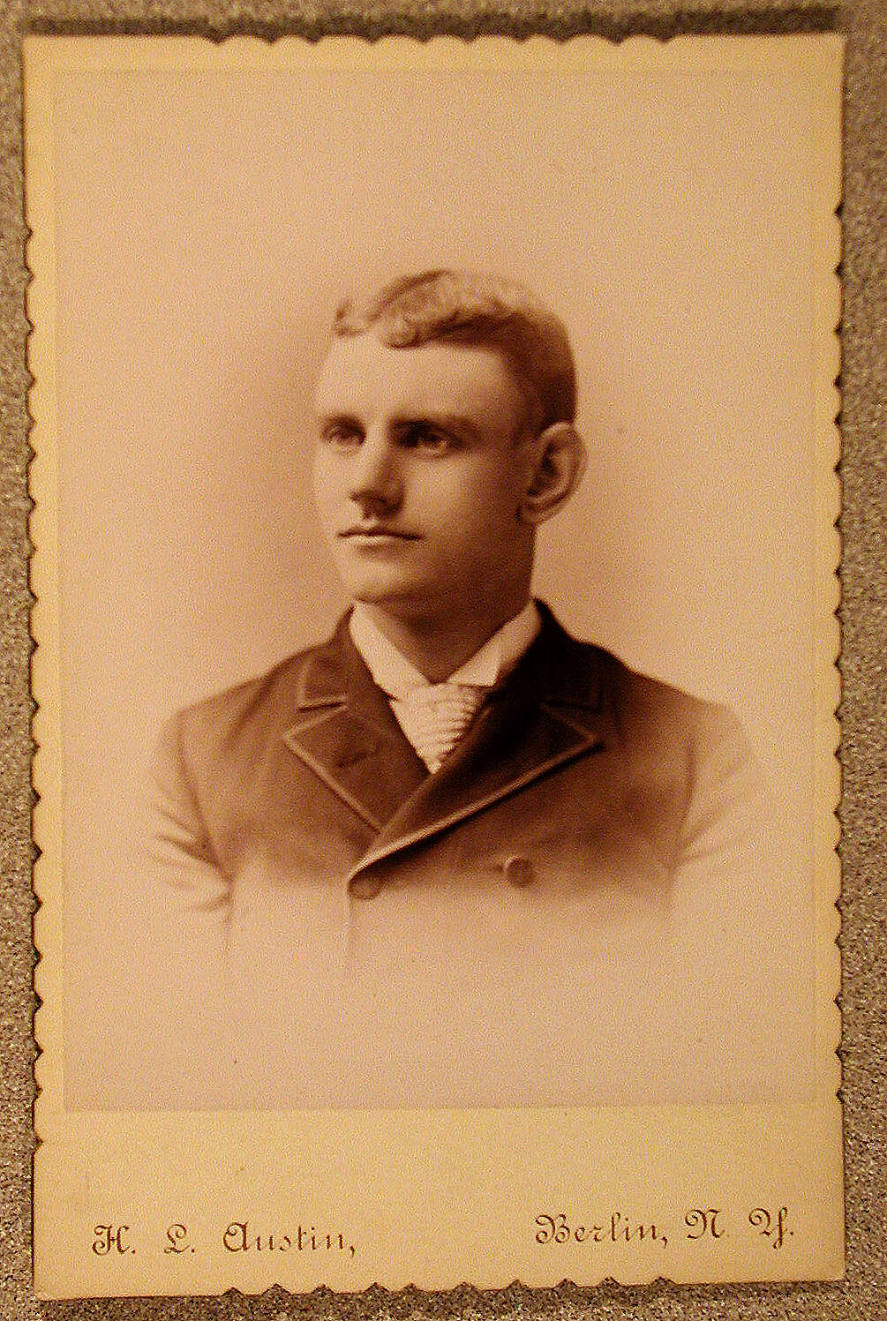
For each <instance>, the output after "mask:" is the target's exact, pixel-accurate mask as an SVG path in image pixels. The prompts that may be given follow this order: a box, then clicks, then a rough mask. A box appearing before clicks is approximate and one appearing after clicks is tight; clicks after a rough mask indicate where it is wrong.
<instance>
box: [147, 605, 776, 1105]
mask: <svg viewBox="0 0 887 1321" xmlns="http://www.w3.org/2000/svg"><path fill="white" fill-rule="evenodd" d="M759 790H760V779H759V776H758V772H757V769H756V766H755V763H754V760H753V758H752V756H751V754H750V751H749V746H748V743H747V740H746V738H745V736H744V734H743V732H742V730H741V728H740V726H739V724H738V722H737V721H736V719H735V718H734V717H733V716H732V715H731V714H729V713H728V712H727V711H726V710H724V709H723V708H721V707H716V706H712V705H710V704H707V703H704V702H702V701H699V700H696V699H694V698H693V697H690V696H688V695H687V694H685V693H682V692H678V691H676V690H675V689H673V688H670V687H668V686H666V685H664V684H662V683H659V682H656V681H654V680H652V679H649V678H645V677H644V676H642V675H639V674H636V673H634V672H632V671H631V670H630V669H628V668H627V667H626V666H625V665H624V664H622V663H621V662H620V661H619V660H617V659H616V658H615V657H614V656H612V655H610V654H608V653H607V652H605V651H603V650H601V649H600V648H598V647H595V646H590V645H587V644H585V643H581V642H578V641H576V640H574V639H573V638H572V637H570V636H569V635H568V634H567V633H566V632H565V631H564V630H563V629H562V628H561V627H560V625H559V624H558V623H557V622H556V621H555V620H554V618H553V617H552V616H551V614H550V613H549V612H548V611H547V610H545V609H544V607H543V626H542V630H541V633H540V635H539V636H538V638H537V639H536V641H535V642H534V643H533V645H532V646H531V647H530V649H529V651H528V652H527V653H526V655H525V656H524V657H523V659H522V660H521V662H520V663H519V664H518V666H517V668H516V669H515V671H514V672H513V673H512V675H511V676H510V677H509V678H508V679H507V680H506V682H505V683H504V684H503V685H502V686H501V688H499V689H498V690H496V691H494V692H493V694H492V695H491V697H490V699H489V700H488V702H487V704H486V705H485V706H484V707H483V708H482V710H481V712H480V714H479V715H478V717H477V718H476V720H475V722H474V724H473V725H472V726H471V728H470V730H469V732H468V733H467V734H466V736H465V737H464V739H463V740H462V741H461V742H460V744H459V745H458V746H457V748H456V749H455V750H454V752H453V753H452V754H451V755H450V756H449V758H448V759H447V760H446V761H445V763H444V764H443V766H442V767H441V768H440V769H439V771H438V772H437V773H435V774H433V775H429V774H428V772H427V771H426V769H425V766H424V765H423V763H422V762H421V761H420V759H419V758H418V757H417V756H416V754H415V752H414V751H413V749H412V747H411V746H410V744H409V743H408V741H407V740H406V738H405V737H404V735H403V733H402V732H401V729H400V727H399V725H398V724H397V721H396V719H395V718H394V716H393V714H392V712H391V710H390V707H389V705H388V701H387V700H386V697H385V695H384V694H383V693H382V692H381V691H380V690H379V689H378V688H377V687H376V685H375V684H374V683H373V681H372V679H371V677H370V674H369V672H368V670H367V668H366V666H365V664H364V662H363V660H362V659H361V657H360V655H359V653H358V652H357V650H356V648H355V647H354V645H353V643H352V641H351V638H350V635H349V632H348V628H347V620H343V621H342V623H341V624H340V626H339V628H338V630H337V632H336V633H335V635H334V637H333V638H332V639H331V641H330V642H328V643H326V644H325V645H323V646H320V647H316V648H312V649H310V650H308V651H305V652H302V653H301V654H299V655H297V656H294V657H292V658H290V659H288V660H285V661H284V662H283V663H282V664H280V665H278V666H277V667H276V668H274V669H273V670H271V671H270V673H268V674H266V675H265V676H264V677H262V678H259V679H256V680H253V681H251V682H248V683H244V684H241V685H240V686H238V687H237V688H234V689H232V690H231V691H229V692H226V693H223V694H221V695H220V696H217V697H213V698H211V699H209V700H208V701H204V702H201V703H199V704H198V705H196V706H194V707H191V708H190V709H188V710H186V711H184V712H181V713H180V714H178V715H177V716H176V717H174V719H173V720H172V721H171V722H170V723H169V725H168V726H167V728H166V730H165V733H164V736H163V739H162V743H161V747H160V752H159V755H158V760H157V770H156V802H155V826H154V838H153V844H152V853H153V859H154V862H153V866H154V868H155V871H156V872H157V873H159V874H160V875H161V876H162V877H163V878H165V879H166V880H167V881H169V882H170V887H168V888H167V890H166V893H167V894H168V895H169V896H171V897H172V896H176V897H177V899H178V901H179V902H178V903H171V904H170V905H169V917H170V920H171V922H172V924H173V937H172V939H171V940H170V941H169V943H168V947H169V948H170V949H180V950H181V951H184V952H187V957H188V958H189V959H190V957H191V956H192V953H193V952H194V951H196V949H197V947H198V945H199V944H200V943H201V941H203V943H204V944H212V943H213V942H215V946H216V950H217V953H218V958H219V960H220V963H221V964H222V965H223V967H224V972H223V973H222V974H221V978H220V983H221V985H222V986H223V987H224V988H225V990H224V997H223V998H224V1015H225V1016H227V1015H229V1014H231V1013H234V1006H235V1002H236V1001H238V1000H241V999H242V998H243V996H242V995H241V991H243V990H244V989H245V990H247V991H250V992H252V991H253V990H255V994H254V995H253V994H249V995H247V997H246V998H247V999H248V1001H249V1004H250V1008H249V1010H248V1011H244V1013H245V1017H244V1019H243V1021H242V1023H241V1026H242V1027H243V1032H242V1033H241V1044H240V1046H239V1047H238V1048H237V1051H236V1052H234V1051H233V1050H232V1053H231V1057H230V1059H229V1063H228V1066H226V1067H230V1068H233V1067H234V1065H233V1060H234V1057H235V1054H236V1058H237V1061H238V1064H237V1069H239V1070H240V1076H241V1077H242V1080H243V1095H244V1096H248V1097H249V1098H254V1097H255V1096H256V1095H258V1094H263V1095H265V1096H267V1097H270V1098H271V1101H270V1102H269V1103H280V1104H305V1105H314V1104H323V1105H326V1104H373V1105H403V1104H475V1103H490V1104H499V1103H503V1104H512V1103H515V1104H525V1103H555V1102H561V1101H564V1102H569V1101H572V1102H573V1103H582V1102H588V1101H590V1100H591V1101H595V1100H596V1101H600V1100H608V1099H621V1100H624V1099H632V1097H634V1098H635V1099H638V1097H639V1098H640V1099H647V1098H649V1097H650V1096H651V1095H652V1096H653V1097H654V1098H657V1099H671V1098H672V1097H677V1098H678V1099H680V1098H681V1097H682V1096H683V1095H684V1094H685V1093H686V1092H687V1090H688V1089H689V1091H690V1092H693V1090H694V1089H696V1092H697V1093H698V1092H699V1090H700V1089H701V1090H702V1091H704V1092H706V1099H717V1098H718V1097H719V1096H721V1094H722V1093H723V1096H724V1098H725V1099H727V1098H730V1097H732V1098H733V1099H735V1098H736V1095H737V1090H738V1091H739V1092H740V1093H741V1092H742V1088H741V1087H740V1086H739V1083H738V1081H737V1077H738V1075H737V1074H736V1072H735V1070H734V1069H733V1060H734V1058H735V1060H736V1061H737V1065H736V1068H737V1069H739V1068H740V1067H742V1068H745V1067H746V1065H745V1064H741V1063H740V1062H741V1061H743V1060H745V1061H746V1063H747V1058H748V1055H749V1052H751V1053H752V1054H753V1055H754V1058H755V1061H756V1065H755V1067H756V1068H757V1071H758V1072H757V1074H756V1075H755V1076H756V1078H757V1080H758V1081H757V1082H756V1084H755V1087H753V1088H752V1094H753V1095H758V1094H760V1092H761V1087H760V1086H759V1083H760V1077H761V1067H762V1061H764V1060H765V1059H766V1058H767V1057H769V1055H770V1054H771V1053H772V1051H773V1049H774V1045H773V1043H774V1040H775V1037H774V1035H773V1034H774V1033H776V1032H777V1031H778V1020H777V1019H776V1018H775V1017H774V1016H773V1015H772V1014H771V1012H770V1004H771V1003H772V1001H771V1000H770V997H772V996H781V995H782V992H781V991H780V989H779V988H778V986H777V985H776V981H777V980H778V975H777V974H778V971H779V970H778V968H777V967H776V966H775V965H774V966H773V967H772V968H771V969H770V971H768V969H767V967H765V966H764V965H765V963H766V961H767V958H768V956H767V953H766V949H767V941H768V936H767V927H768V922H769V919H768V918H767V916H766V914H767V912H768V911H770V909H772V904H773V896H772V895H771V894H770V893H769V892H768V890H767V885H766V883H765V881H764V878H763V874H762V872H761V869H760V859H759V858H755V859H753V860H752V861H749V860H748V859H749V854H748V841H749V837H750V833H751V832H752V831H753V829H754V828H755V827H756V825H757V824H758V823H759V818H760V801H761V800H760V797H759ZM198 933H200V934H198ZM771 973H772V975H771ZM752 980H756V981H757V985H758V990H756V992H755V997H754V1009H753V1012H748V1011H747V1009H742V1008H741V997H742V995H743V994H744V991H743V988H744V987H745V986H747V985H748V984H750V982H751V981H752ZM260 986H261V991H259V989H258V988H259V987H260ZM238 988H239V989H238ZM192 998H195V997H192ZM196 998H198V999H199V996H198V997H196ZM782 998H783V999H784V996H783V997H782ZM738 1005H739V1006H740V1007H739V1008H737V1006H738ZM580 1007H582V1008H581V1012H580ZM272 1020H273V1022H272ZM274 1024H276V1027H275V1026H274ZM783 1026H784V1022H783ZM201 1030H202V1029H201ZM271 1041H273V1042H274V1043H275V1044H274V1045H273V1046H271V1045H268V1044H266V1045H260V1044H259V1043H270V1042H271ZM743 1042H745V1045H746V1047H747V1050H746V1049H745V1048H744V1046H743ZM244 1043H245V1044H244ZM726 1043H729V1044H726ZM250 1050H252V1051H253V1053H254V1058H253V1059H252V1062H251V1063H249V1064H247V1063H245V1062H244V1061H245V1060H246V1056H247V1055H248V1054H249V1052H250ZM256 1052H258V1053H256ZM262 1052H264V1055H262ZM260 1055H262V1058H259V1056H260ZM343 1060H347V1066H344V1067H343ZM286 1061H288V1062H286ZM282 1080H285V1081H282ZM712 1088H714V1092H713V1094H712ZM639 1089H640V1090H639ZM644 1089H646V1090H644ZM636 1093H637V1095H636ZM275 1098H276V1100H275ZM222 1101H223V1102H224V1103H228V1102H229V1101H230V1096H228V1094H227V1093H226V1094H225V1095H223V1097H222ZM250 1103H252V1099H251V1101H250Z"/></svg>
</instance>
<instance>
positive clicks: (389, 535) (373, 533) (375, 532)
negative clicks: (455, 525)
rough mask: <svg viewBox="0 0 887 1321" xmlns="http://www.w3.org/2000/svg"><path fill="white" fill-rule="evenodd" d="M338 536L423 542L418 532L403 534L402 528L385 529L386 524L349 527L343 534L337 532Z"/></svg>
mask: <svg viewBox="0 0 887 1321" xmlns="http://www.w3.org/2000/svg"><path fill="white" fill-rule="evenodd" d="M336 535H337V536H338V537H341V538H343V539H345V540H347V539H348V538H350V537H356V538H359V539H361V540H362V539H363V538H365V537H366V538H368V539H372V538H374V537H378V538H380V539H386V540H394V541H421V537H420V535H419V533H418V532H403V531H401V529H400V528H393V527H385V526H384V524H375V523H374V524H370V525H368V526H366V527H364V526H361V525H360V524H357V525H355V526H354V527H347V528H345V529H344V530H343V531H342V532H337V533H336Z"/></svg>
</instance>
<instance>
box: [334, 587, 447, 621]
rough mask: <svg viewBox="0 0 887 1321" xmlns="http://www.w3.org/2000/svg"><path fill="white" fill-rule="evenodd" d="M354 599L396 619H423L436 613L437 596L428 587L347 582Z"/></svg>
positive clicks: (350, 594) (349, 592)
mask: <svg viewBox="0 0 887 1321" xmlns="http://www.w3.org/2000/svg"><path fill="white" fill-rule="evenodd" d="M345 587H346V589H347V590H348V594H349V596H350V597H351V599H352V601H354V602H355V603H359V604H360V605H365V606H369V607H371V608H373V609H376V610H378V611H380V612H381V613H382V614H387V615H391V616H392V617H393V618H395V619H402V620H407V619H422V618H426V617H427V616H428V615H433V614H434V613H435V598H434V595H433V594H432V593H431V592H430V591H429V590H428V589H427V587H420V586H416V585H408V584H405V583H401V584H397V585H394V584H381V583H360V582H357V583H351V584H349V583H346V584H345Z"/></svg>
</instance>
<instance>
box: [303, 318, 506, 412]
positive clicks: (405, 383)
mask: <svg viewBox="0 0 887 1321" xmlns="http://www.w3.org/2000/svg"><path fill="white" fill-rule="evenodd" d="M316 397H317V408H318V411H320V412H326V411H329V410H331V409H334V410H336V411H349V410H351V411H353V410H358V409H362V408H368V407H398V406H399V407H402V408H409V409H415V408H418V409H423V410H430V409H442V410H454V409H457V408H458V410H459V411H460V412H461V411H466V410H468V411H470V410H471V409H472V407H476V408H481V409H484V408H488V407H490V406H491V405H496V406H497V407H498V408H501V407H502V406H503V404H506V403H510V404H513V405H514V406H515V407H519V406H520V404H521V395H520V390H519V388H518V386H517V383H516V381H515V380H514V378H513V375H512V373H511V371H510V369H509V368H508V366H507V364H506V363H505V360H504V358H503V357H502V355H501V354H500V353H499V351H498V349H496V348H494V347H490V346H486V345H467V344H453V343H448V342H445V341H441V340H433V341H429V342H428V343H425V344H420V345H415V346H409V347H404V348H393V347H391V346H390V345H388V344H385V343H383V342H382V341H381V340H380V339H378V338H377V336H375V335H374V334H373V333H372V332H371V331H367V332H365V333H364V334H362V335H354V336H337V337H336V338H335V339H334V340H333V342H332V344H331V345H330V348H329V351H328V353H327V356H326V358H325V360H324V363H323V365H322V367H321V370H320V374H319V377H318V382H317V392H316Z"/></svg>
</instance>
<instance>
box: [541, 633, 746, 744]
mask: <svg viewBox="0 0 887 1321" xmlns="http://www.w3.org/2000/svg"><path fill="white" fill-rule="evenodd" d="M562 637H563V642H562V643H561V648H563V650H561V654H560V655H559V656H558V664H559V666H560V667H561V676H562V677H561V680H560V684H559V687H560V691H561V694H562V696H563V698H564V700H567V701H568V700H569V699H570V697H571V695H572V696H573V697H574V699H575V700H576V701H582V700H586V701H589V700H590V701H596V702H597V703H598V704H599V706H600V708H601V709H602V710H604V711H606V712H607V714H608V715H610V716H611V717H612V718H613V720H614V721H615V724H616V726H617V728H618V729H619V731H620V733H621V734H622V736H623V737H624V739H625V740H626V741H628V742H635V741H640V742H644V743H647V744H649V745H650V746H651V747H655V746H657V745H658V746H660V747H661V746H662V745H663V744H664V743H667V744H671V745H690V746H691V747H692V746H694V745H696V744H699V743H702V744H706V743H717V742H719V741H720V740H721V739H723V738H724V737H727V736H730V737H735V736H736V735H737V733H740V732H741V726H740V722H739V721H738V719H737V718H736V716H735V715H734V714H733V713H732V711H731V710H730V709H729V708H728V707H727V706H724V705H722V704H720V703H717V702H712V701H708V700H706V699H705V698H702V697H697V696H694V695H693V694H692V693H690V692H687V691H685V690H684V689H682V688H680V687H677V686H676V685H674V684H672V683H669V682H666V681H665V680H663V679H658V678H654V677H653V676H652V675H649V674H646V673H644V672H643V671H642V670H639V669H635V668H633V667H632V666H631V665H629V664H628V663H627V662H626V661H624V660H623V659H622V658H621V657H620V656H618V655H616V654H615V653H614V652H612V651H609V650H607V649H606V648H605V647H602V646H600V645H598V644H596V643H593V642H587V641H581V640H579V639H577V638H575V637H573V636H571V635H570V634H566V633H562Z"/></svg>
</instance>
